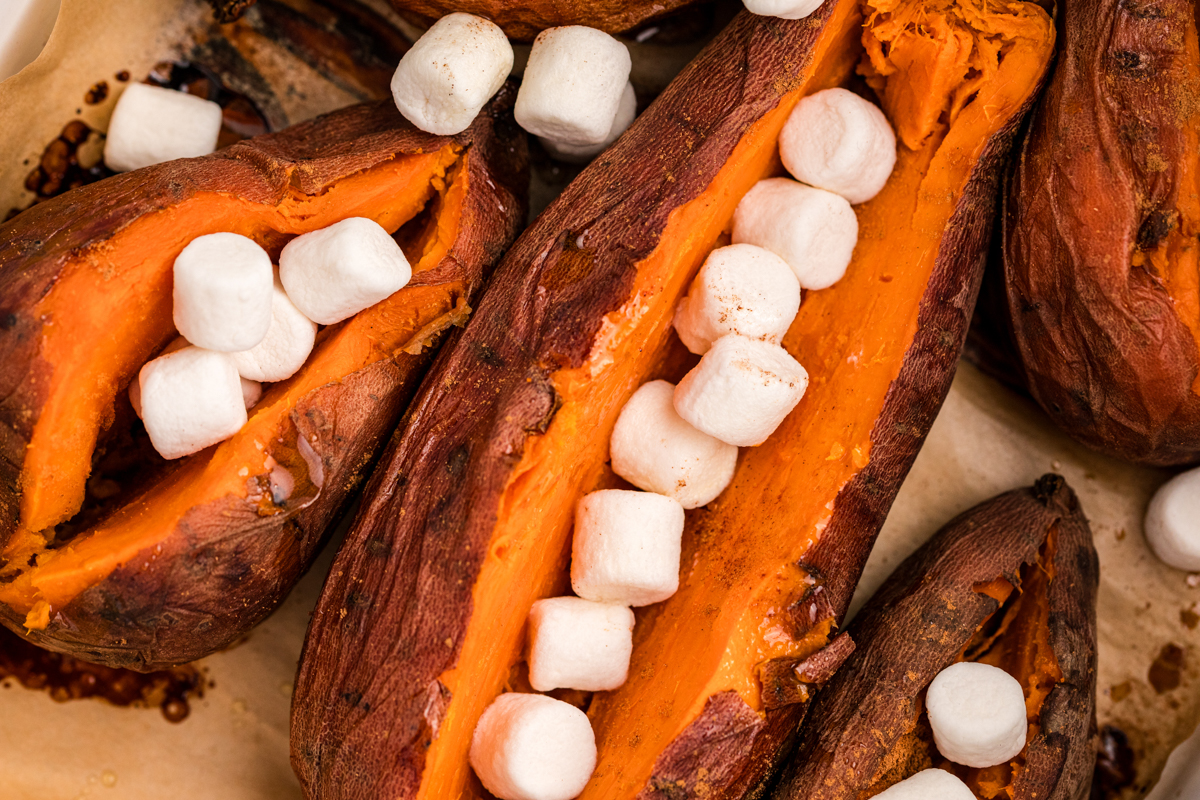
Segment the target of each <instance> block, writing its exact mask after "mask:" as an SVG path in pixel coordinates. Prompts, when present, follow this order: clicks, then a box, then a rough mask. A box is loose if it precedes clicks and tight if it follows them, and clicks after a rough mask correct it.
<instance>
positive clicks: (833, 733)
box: [772, 475, 1100, 800]
mask: <svg viewBox="0 0 1200 800" xmlns="http://www.w3.org/2000/svg"><path fill="white" fill-rule="evenodd" d="M1051 530H1056V533H1057V550H1056V552H1055V556H1054V568H1055V577H1054V579H1053V580H1052V581H1051V582H1050V588H1049V598H1048V599H1049V642H1050V645H1051V648H1052V649H1053V651H1054V655H1055V657H1056V658H1057V660H1058V664H1059V667H1060V669H1061V670H1062V673H1063V679H1062V681H1061V682H1060V683H1058V684H1057V685H1056V686H1055V687H1054V689H1052V690H1051V692H1050V695H1049V697H1047V698H1046V701H1045V703H1044V705H1043V706H1042V711H1041V717H1040V720H1039V721H1040V725H1041V730H1040V731H1039V733H1038V734H1037V736H1036V737H1034V738H1033V739H1032V740H1031V741H1030V742H1029V743H1028V744H1027V745H1026V749H1025V764H1026V767H1025V769H1024V770H1022V772H1021V774H1020V775H1019V777H1018V779H1017V780H1016V782H1015V783H1014V785H1013V787H1012V788H1013V797H1014V798H1020V799H1022V800H1032V798H1039V800H1082V798H1085V797H1087V795H1088V791H1089V789H1090V786H1091V776H1092V769H1093V766H1094V761H1095V749H1094V742H1093V739H1092V734H1093V733H1094V731H1095V725H1096V721H1095V700H1096V594H1097V591H1098V587H1099V569H1100V568H1099V561H1098V559H1097V556H1096V550H1095V547H1094V545H1093V543H1092V533H1091V529H1090V528H1089V527H1088V523H1087V519H1086V518H1085V517H1084V515H1083V511H1082V510H1081V509H1080V507H1079V501H1078V499H1077V498H1076V497H1075V493H1074V492H1073V491H1071V489H1070V488H1069V487H1068V486H1067V484H1066V482H1065V481H1064V480H1063V479H1062V478H1061V477H1060V476H1058V475H1046V476H1044V477H1042V478H1041V479H1040V480H1039V481H1038V482H1037V484H1036V485H1035V486H1034V487H1033V488H1030V489H1017V490H1014V491H1011V492H1007V493H1005V494H1002V495H1000V496H999V497H996V498H994V499H992V500H989V501H987V502H985V503H983V504H981V505H979V506H976V507H975V508H973V509H971V510H969V511H967V512H965V513H964V514H962V515H960V516H959V517H957V518H956V519H954V520H952V521H951V522H949V523H948V524H947V525H946V526H945V527H944V528H942V529H941V530H940V531H938V533H937V534H935V535H934V537H933V538H932V539H930V540H929V541H928V542H927V543H926V544H925V545H924V546H922V547H921V548H920V549H919V550H918V551H917V552H915V553H914V554H913V555H912V556H910V557H909V558H908V559H906V560H905V561H904V563H903V564H901V565H900V567H898V568H897V569H896V571H895V572H894V573H893V574H892V575H891V577H890V578H888V580H887V582H886V583H885V584H884V585H883V587H882V588H880V590H879V591H878V592H877V593H876V594H875V596H874V597H872V598H871V600H870V601H869V602H868V604H867V605H866V606H865V607H864V608H863V610H862V611H861V612H860V613H859V615H858V616H857V617H856V618H855V619H854V621H853V622H852V623H851V624H850V626H849V628H848V629H847V631H848V633H849V635H850V637H851V638H852V639H853V640H854V642H855V644H856V646H857V649H856V650H855V652H854V654H853V655H852V656H851V657H850V658H849V659H847V660H846V662H845V663H844V664H843V666H842V668H841V670H840V671H839V672H838V673H837V674H836V675H834V677H833V678H832V679H831V680H830V681H829V682H828V683H826V684H825V686H824V687H822V689H821V690H820V692H819V693H818V695H817V698H816V700H814V701H813V703H812V707H811V709H810V711H809V715H808V717H807V719H806V721H805V724H804V725H803V727H801V729H800V734H799V743H798V747H797V750H796V752H795V754H793V756H792V759H791V762H790V764H789V766H788V767H787V769H786V770H785V772H784V774H783V777H782V778H781V780H780V782H779V784H778V786H776V788H775V790H774V792H773V794H772V798H773V799H774V800H799V798H805V800H857V798H859V797H860V796H861V793H862V792H864V791H866V790H867V789H869V788H870V789H872V790H874V791H877V790H879V789H882V788H886V785H887V784H888V783H891V782H894V781H895V780H898V779H900V778H902V777H907V776H908V774H911V772H915V771H917V770H919V769H920V768H922V767H921V766H915V765H908V767H907V769H902V770H901V772H902V774H894V773H888V770H889V768H891V769H895V765H891V764H889V763H888V756H889V754H890V753H891V751H892V750H893V748H894V746H895V745H896V743H897V742H898V741H899V740H900V739H901V738H902V737H903V736H904V735H905V734H906V733H908V732H909V730H910V729H911V728H912V725H913V721H914V720H915V719H916V718H917V716H918V715H919V714H920V713H921V707H922V704H923V702H924V691H925V688H926V687H927V686H928V685H929V683H930V681H932V680H933V678H934V677H936V675H937V674H938V673H939V672H940V671H941V670H943V669H945V668H946V667H948V666H949V665H950V664H953V663H954V662H956V661H957V660H958V659H959V658H960V654H961V653H962V652H963V650H964V649H965V648H966V646H967V644H968V642H970V641H971V638H972V637H973V636H974V634H975V632H976V631H977V630H978V629H979V627H980V626H981V625H982V624H983V623H984V622H985V620H987V619H988V618H989V617H990V616H991V615H992V614H994V613H995V612H996V611H997V610H998V609H999V608H1000V604H999V602H998V601H997V600H995V599H993V598H992V597H989V596H987V595H985V594H983V593H981V592H979V591H976V590H975V588H974V587H975V586H976V585H978V584H986V583H988V582H990V581H992V580H994V579H996V578H999V577H1004V578H1006V579H1008V580H1009V581H1010V582H1011V583H1013V585H1014V586H1019V585H1020V580H1019V578H1020V571H1021V567H1022V566H1024V565H1027V564H1033V563H1035V562H1036V561H1037V558H1038V551H1039V549H1040V548H1041V547H1042V544H1043V543H1044V542H1045V541H1046V537H1047V535H1048V534H1049V532H1050V531H1051ZM925 766H928V765H925ZM885 773H886V774H888V775H889V777H888V778H886V779H883V780H884V782H883V783H877V782H878V781H880V780H881V775H883V774H885Z"/></svg>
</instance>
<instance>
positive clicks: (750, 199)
mask: <svg viewBox="0 0 1200 800" xmlns="http://www.w3.org/2000/svg"><path fill="white" fill-rule="evenodd" d="M743 242H745V243H746V244H756V245H758V246H759V247H763V248H766V249H767V250H770V251H771V252H772V253H774V254H775V255H777V256H779V257H780V258H782V259H783V260H784V261H786V262H787V263H788V266H790V267H791V268H792V271H793V272H795V273H796V277H797V278H799V279H800V285H801V286H802V287H804V288H805V289H824V288H827V287H829V286H832V285H833V284H835V283H837V282H838V281H840V280H841V279H842V276H843V275H845V274H846V267H847V266H849V264H850V257H851V256H852V255H853V254H854V245H855V244H856V243H857V242H858V218H857V217H856V216H854V209H853V208H851V207H850V204H849V203H848V202H846V198H844V197H841V196H840V195H836V194H834V193H833V192H827V191H825V190H824V189H814V188H813V187H811V186H805V185H804V184H802V183H797V182H796V181H794V180H791V179H790V178H768V179H766V180H763V181H759V182H758V183H756V184H755V185H754V187H753V188H751V189H750V191H748V192H746V195H745V196H744V197H743V198H742V201H741V202H740V203H738V207H737V209H736V210H735V211H734V212H733V243H734V244H740V243H743Z"/></svg>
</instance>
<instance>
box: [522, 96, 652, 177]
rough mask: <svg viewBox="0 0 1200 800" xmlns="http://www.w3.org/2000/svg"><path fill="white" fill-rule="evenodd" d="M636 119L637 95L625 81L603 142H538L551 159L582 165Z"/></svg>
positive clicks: (546, 140) (543, 138) (541, 139)
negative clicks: (576, 143)
mask: <svg viewBox="0 0 1200 800" xmlns="http://www.w3.org/2000/svg"><path fill="white" fill-rule="evenodd" d="M636 117H637V95H636V94H634V92H633V84H632V83H629V82H628V81H627V82H626V83H625V91H623V92H622V93H621V103H620V105H618V106H617V116H616V118H615V119H613V123H612V127H611V128H609V129H608V135H607V136H605V137H604V141H602V142H600V143H598V144H580V145H575V144H559V143H558V142H555V141H553V140H552V139H547V138H546V137H544V136H543V137H540V138H539V139H538V141H540V142H541V143H542V147H544V148H546V152H547V153H549V154H550V155H551V157H553V158H557V159H558V160H559V161H566V162H567V163H568V164H582V163H584V162H586V161H588V160H590V159H591V158H592V156H595V155H596V154H598V153H601V152H603V151H604V150H606V149H607V148H608V146H609V145H610V144H612V143H613V142H615V141H616V140H617V139H619V138H621V134H622V133H624V132H625V131H626V129H628V128H629V126H630V125H632V124H633V120H634V119H635V118H636Z"/></svg>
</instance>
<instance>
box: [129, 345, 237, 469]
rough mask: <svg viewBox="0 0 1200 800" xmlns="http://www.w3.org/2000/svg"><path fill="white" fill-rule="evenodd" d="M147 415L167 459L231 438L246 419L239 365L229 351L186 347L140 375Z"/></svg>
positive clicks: (154, 442)
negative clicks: (238, 370) (222, 351)
mask: <svg viewBox="0 0 1200 800" xmlns="http://www.w3.org/2000/svg"><path fill="white" fill-rule="evenodd" d="M138 380H139V381H140V382H141V386H142V397H141V405H142V420H143V421H144V422H145V423H146V433H148V434H150V443H151V444H152V445H154V449H155V450H157V451H158V452H159V455H161V456H162V457H163V458H168V459H171V458H179V457H181V456H186V455H189V454H191V453H195V452H197V451H199V450H203V449H204V448H206V447H208V446H209V445H214V444H216V443H217V442H220V441H223V440H225V439H228V438H229V437H230V436H232V435H233V434H235V433H237V432H238V430H239V429H240V428H241V427H242V425H244V424H245V423H246V402H245V398H244V397H243V395H242V382H241V378H240V377H239V376H238V374H237V367H235V366H234V365H233V359H232V358H230V357H229V354H228V353H218V352H216V351H214V350H204V349H202V348H200V347H185V348H183V349H182V350H178V351H176V352H174V353H170V354H168V355H165V356H159V357H158V358H156V359H154V360H153V361H151V362H150V363H148V364H146V366H144V367H142V371H141V372H140V373H139V374H138Z"/></svg>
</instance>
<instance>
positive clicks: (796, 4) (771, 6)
mask: <svg viewBox="0 0 1200 800" xmlns="http://www.w3.org/2000/svg"><path fill="white" fill-rule="evenodd" d="M822 2H824V0H743V3H745V6H746V10H747V11H749V12H750V13H751V14H758V15H759V16H760V17H779V18H780V19H804V18H805V17H807V16H809V15H810V14H812V13H813V12H814V11H816V10H817V9H818V8H820V7H821V3H822Z"/></svg>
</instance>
